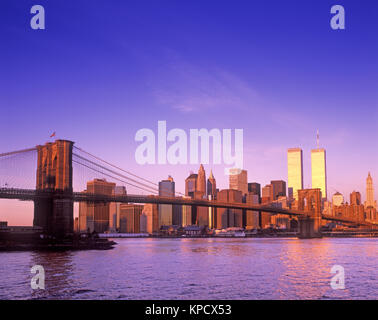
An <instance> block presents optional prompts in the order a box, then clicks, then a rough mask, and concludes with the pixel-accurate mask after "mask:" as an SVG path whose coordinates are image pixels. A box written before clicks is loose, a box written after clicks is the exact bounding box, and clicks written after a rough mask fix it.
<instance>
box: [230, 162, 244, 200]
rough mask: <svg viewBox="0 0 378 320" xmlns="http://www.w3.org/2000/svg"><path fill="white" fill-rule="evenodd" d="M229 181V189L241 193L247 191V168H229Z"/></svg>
mask: <svg viewBox="0 0 378 320" xmlns="http://www.w3.org/2000/svg"><path fill="white" fill-rule="evenodd" d="M229 182H230V189H233V190H239V191H241V192H242V194H243V195H244V194H247V193H248V177H247V170H241V169H236V168H235V169H230V175H229Z"/></svg>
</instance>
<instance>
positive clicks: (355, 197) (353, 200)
mask: <svg viewBox="0 0 378 320" xmlns="http://www.w3.org/2000/svg"><path fill="white" fill-rule="evenodd" d="M361 203H362V202H361V193H359V192H358V191H353V192H352V193H351V194H350V204H351V205H356V206H359V205H361Z"/></svg>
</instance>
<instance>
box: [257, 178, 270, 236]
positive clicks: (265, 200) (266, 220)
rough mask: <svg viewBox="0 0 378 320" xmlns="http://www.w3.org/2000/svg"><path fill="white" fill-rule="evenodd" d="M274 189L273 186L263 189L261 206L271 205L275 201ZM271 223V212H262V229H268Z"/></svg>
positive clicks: (268, 185)
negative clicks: (273, 197) (273, 196)
mask: <svg viewBox="0 0 378 320" xmlns="http://www.w3.org/2000/svg"><path fill="white" fill-rule="evenodd" d="M272 189H273V187H272V185H271V184H267V185H266V186H265V187H263V188H262V190H261V191H262V192H261V193H262V194H261V204H266V205H267V204H270V203H271V202H272V201H273V199H272V195H273V191H272ZM270 223H271V214H270V213H269V212H263V211H262V212H260V227H261V228H263V229H264V228H267V227H268V226H269V225H270Z"/></svg>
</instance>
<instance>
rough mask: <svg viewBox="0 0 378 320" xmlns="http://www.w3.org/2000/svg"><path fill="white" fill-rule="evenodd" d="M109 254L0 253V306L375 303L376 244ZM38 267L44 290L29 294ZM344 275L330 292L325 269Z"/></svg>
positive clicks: (135, 247)
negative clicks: (39, 302)
mask: <svg viewBox="0 0 378 320" xmlns="http://www.w3.org/2000/svg"><path fill="white" fill-rule="evenodd" d="M116 242H118V245H117V246H116V248H115V249H113V250H108V251H77V252H58V253H52V252H9V253H4V252H3V253H0V261H1V263H0V281H1V282H0V299H156V300H157V299H378V268H377V265H378V239H373V238H370V239H362V238H359V239H356V238H355V239H330V238H324V239H314V240H298V239H253V238H249V239H212V238H209V239H117V240H116ZM33 265H42V266H44V268H45V272H46V289H45V290H32V289H31V287H30V280H31V277H32V274H31V273H30V268H31V267H32V266H33ZM333 265H341V266H343V267H344V269H345V289H344V290H333V289H332V288H331V286H330V281H331V278H332V276H333V274H331V272H330V270H331V267H332V266H333Z"/></svg>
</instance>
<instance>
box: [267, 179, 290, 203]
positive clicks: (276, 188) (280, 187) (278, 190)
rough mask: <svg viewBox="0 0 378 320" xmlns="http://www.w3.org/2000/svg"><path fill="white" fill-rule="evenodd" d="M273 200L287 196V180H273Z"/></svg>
mask: <svg viewBox="0 0 378 320" xmlns="http://www.w3.org/2000/svg"><path fill="white" fill-rule="evenodd" d="M270 184H271V186H272V189H271V191H272V195H271V198H272V201H274V200H277V199H278V198H279V197H286V182H285V181H283V180H272V181H271V182H270Z"/></svg>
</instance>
